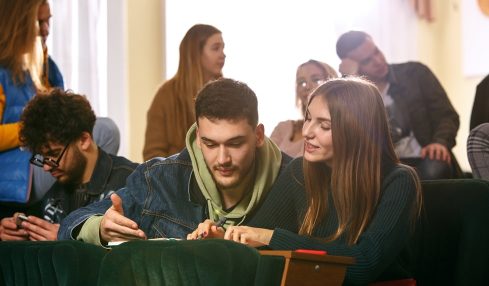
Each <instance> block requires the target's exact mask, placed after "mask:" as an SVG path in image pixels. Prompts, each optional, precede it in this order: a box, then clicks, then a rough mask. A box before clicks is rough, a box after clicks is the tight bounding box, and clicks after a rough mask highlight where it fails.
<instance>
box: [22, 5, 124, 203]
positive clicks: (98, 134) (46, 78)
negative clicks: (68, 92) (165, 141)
mask: <svg viewBox="0 0 489 286" xmlns="http://www.w3.org/2000/svg"><path fill="white" fill-rule="evenodd" d="M51 18H52V14H51V6H50V4H49V1H47V0H44V1H42V4H41V6H39V10H38V13H37V20H38V23H39V35H40V37H41V43H42V49H43V69H42V78H41V79H42V83H43V85H44V86H46V87H48V88H61V89H64V80H63V75H62V74H61V71H60V70H59V68H58V66H57V65H56V63H55V62H54V60H53V59H52V57H51V56H50V55H49V53H48V46H47V38H48V36H49V32H50V27H51V25H50V21H51ZM92 135H93V139H94V140H95V143H96V144H97V145H98V146H99V147H100V148H102V149H103V150H104V151H105V152H107V153H109V154H113V155H117V152H118V150H119V144H120V132H119V128H118V127H117V125H116V124H115V122H114V121H113V120H112V119H110V118H109V117H97V119H96V121H95V126H94V127H93V133H92ZM33 171H34V174H33V177H32V179H33V186H34V187H33V192H31V198H30V204H33V203H35V202H40V201H41V200H42V198H43V196H44V195H45V194H46V193H47V192H48V190H49V189H50V188H51V186H52V185H53V184H54V182H55V178H53V177H52V176H51V175H50V174H49V173H47V172H44V171H43V170H42V169H40V168H35V169H34V170H33Z"/></svg>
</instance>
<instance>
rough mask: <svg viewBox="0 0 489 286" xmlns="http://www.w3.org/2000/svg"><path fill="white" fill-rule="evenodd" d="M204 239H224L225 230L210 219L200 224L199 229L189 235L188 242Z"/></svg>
mask: <svg viewBox="0 0 489 286" xmlns="http://www.w3.org/2000/svg"><path fill="white" fill-rule="evenodd" d="M203 238H224V228H222V227H218V226H216V223H215V222H214V221H212V220H210V219H206V220H205V221H204V222H201V223H199V226H197V229H196V230H194V231H193V232H192V233H189V234H188V235H187V240H195V239H203Z"/></svg>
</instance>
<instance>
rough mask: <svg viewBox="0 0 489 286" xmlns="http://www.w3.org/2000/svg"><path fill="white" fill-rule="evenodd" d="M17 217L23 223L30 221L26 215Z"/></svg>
mask: <svg viewBox="0 0 489 286" xmlns="http://www.w3.org/2000/svg"><path fill="white" fill-rule="evenodd" d="M17 217H18V218H19V219H21V220H23V221H26V220H29V219H28V218H27V216H26V215H24V214H20V215H18V216H17Z"/></svg>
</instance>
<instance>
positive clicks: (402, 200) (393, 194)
mask: <svg viewBox="0 0 489 286" xmlns="http://www.w3.org/2000/svg"><path fill="white" fill-rule="evenodd" d="M415 197H416V187H415V182H414V179H413V178H412V176H411V174H410V173H409V172H408V171H407V170H403V169H397V170H396V171H394V172H393V173H391V174H390V175H389V176H388V177H387V178H386V179H385V181H384V188H383V194H382V198H381V200H380V202H379V205H378V207H377V210H376V212H375V214H374V217H373V218H372V221H371V223H370V224H369V226H368V227H367V229H366V230H365V232H364V233H363V234H362V235H361V236H360V238H359V240H358V242H357V244H355V245H353V246H349V245H347V244H346V243H343V242H341V241H340V240H337V241H333V242H322V241H320V240H319V239H317V238H312V237H306V236H301V235H298V234H296V233H293V232H291V231H288V230H284V229H275V230H274V232H273V236H272V239H271V241H270V244H269V247H270V248H272V249H275V250H295V249H301V248H304V249H316V250H325V251H327V252H328V254H331V255H341V256H350V257H353V258H355V260H356V263H355V264H354V265H352V266H350V267H348V269H347V273H346V280H345V281H346V282H348V283H352V284H366V283H369V282H372V281H374V280H375V279H376V278H377V277H378V276H379V275H380V274H381V273H382V272H383V271H384V270H385V269H386V268H387V267H388V266H389V265H391V264H392V263H393V262H394V261H395V260H396V258H397V257H398V255H399V254H400V252H401V251H402V249H403V248H404V247H405V246H406V243H407V240H408V238H409V235H410V229H411V228H410V226H411V222H412V220H411V218H412V207H413V202H414V201H415Z"/></svg>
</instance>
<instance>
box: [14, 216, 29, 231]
mask: <svg viewBox="0 0 489 286" xmlns="http://www.w3.org/2000/svg"><path fill="white" fill-rule="evenodd" d="M27 220H28V218H27V216H26V215H25V214H19V215H18V216H17V219H16V221H15V224H17V226H18V227H19V228H22V222H23V221H27Z"/></svg>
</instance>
